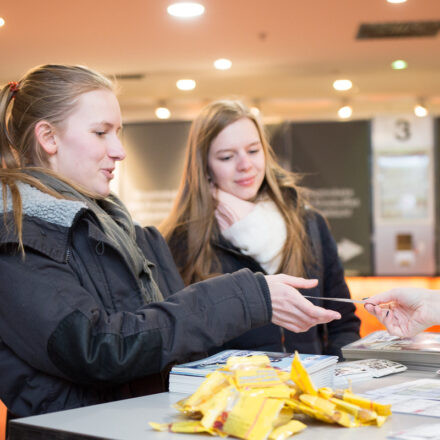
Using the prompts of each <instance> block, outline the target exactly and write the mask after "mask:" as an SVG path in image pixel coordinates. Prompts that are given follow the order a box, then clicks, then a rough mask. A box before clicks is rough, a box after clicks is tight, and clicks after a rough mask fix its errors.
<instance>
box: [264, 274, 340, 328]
mask: <svg viewBox="0 0 440 440" xmlns="http://www.w3.org/2000/svg"><path fill="white" fill-rule="evenodd" d="M266 281H267V284H268V285H269V290H270V296H271V299H272V322H273V323H274V324H277V325H279V326H281V327H284V328H286V329H287V330H290V331H292V332H295V333H300V332H305V331H307V330H308V329H309V328H310V327H313V326H315V325H317V324H325V323H327V322H330V321H333V320H334V319H340V318H341V315H340V314H339V313H338V312H335V311H334V310H327V309H324V308H322V307H318V306H315V305H313V304H312V303H311V302H310V301H308V300H307V299H306V298H304V297H303V296H302V295H301V293H300V292H298V290H297V288H302V289H311V288H313V287H315V286H316V285H317V284H318V280H306V279H304V278H297V277H292V276H290V275H284V274H279V275H267V276H266Z"/></svg>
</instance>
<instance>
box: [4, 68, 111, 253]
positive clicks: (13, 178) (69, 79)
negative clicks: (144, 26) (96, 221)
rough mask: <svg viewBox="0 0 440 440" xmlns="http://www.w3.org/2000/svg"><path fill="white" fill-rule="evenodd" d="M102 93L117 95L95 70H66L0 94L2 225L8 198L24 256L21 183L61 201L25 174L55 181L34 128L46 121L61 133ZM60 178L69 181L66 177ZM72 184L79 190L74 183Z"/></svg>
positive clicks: (30, 77)
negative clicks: (88, 97)
mask: <svg viewBox="0 0 440 440" xmlns="http://www.w3.org/2000/svg"><path fill="white" fill-rule="evenodd" d="M99 89H104V90H110V91H114V86H113V83H112V82H111V81H110V80H109V79H107V78H105V77H104V76H102V75H101V74H99V73H97V72H95V71H93V70H90V69H88V68H85V67H82V66H68V65H43V66H38V67H36V68H34V69H32V70H30V71H29V72H27V73H26V74H25V75H24V76H23V78H22V79H21V80H20V81H18V82H11V83H9V84H6V85H4V86H3V87H2V88H1V89H0V181H1V185H2V192H3V210H4V212H5V215H4V221H5V224H6V217H7V215H6V211H7V196H8V192H9V193H10V195H11V199H12V213H13V220H14V224H15V228H16V231H17V235H18V239H19V243H20V249H21V250H22V252H24V249H23V242H22V203H21V198H20V192H19V190H18V188H17V182H24V183H28V184H30V185H32V186H34V187H36V188H37V189H39V190H40V191H43V192H46V193H48V194H51V195H52V196H54V197H57V198H63V197H62V196H61V195H60V194H58V193H56V192H55V191H53V190H51V189H50V188H48V187H46V186H45V185H43V184H42V183H41V182H39V181H38V179H36V178H34V177H32V176H30V175H29V174H28V173H26V169H32V168H36V169H39V170H44V172H46V173H48V174H53V175H56V174H55V173H53V172H51V171H50V170H49V168H48V156H47V154H46V153H45V151H44V150H43V148H41V146H40V144H39V142H38V140H37V138H36V136H35V126H36V124H37V123H38V122H39V121H42V120H45V121H47V122H49V123H50V124H52V125H53V126H55V127H60V128H62V124H63V122H64V121H65V120H66V118H67V117H68V116H69V115H70V114H71V112H73V110H74V109H75V106H76V103H77V101H78V98H79V96H80V95H81V94H83V93H87V92H90V91H93V90H99ZM56 177H57V178H59V179H61V180H64V181H65V179H63V178H62V176H59V175H56ZM68 183H69V184H70V185H73V186H75V185H74V184H72V182H68ZM77 189H79V190H81V192H83V193H86V191H84V190H83V189H80V188H77Z"/></svg>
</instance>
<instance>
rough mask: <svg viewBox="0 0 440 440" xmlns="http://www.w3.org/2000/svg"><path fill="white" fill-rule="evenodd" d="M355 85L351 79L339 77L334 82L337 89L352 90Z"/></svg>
mask: <svg viewBox="0 0 440 440" xmlns="http://www.w3.org/2000/svg"><path fill="white" fill-rule="evenodd" d="M352 87H353V83H352V82H351V81H350V80H349V79H337V80H336V81H335V82H334V83H333V88H334V89H335V90H339V91H342V90H350V89H351V88H352Z"/></svg>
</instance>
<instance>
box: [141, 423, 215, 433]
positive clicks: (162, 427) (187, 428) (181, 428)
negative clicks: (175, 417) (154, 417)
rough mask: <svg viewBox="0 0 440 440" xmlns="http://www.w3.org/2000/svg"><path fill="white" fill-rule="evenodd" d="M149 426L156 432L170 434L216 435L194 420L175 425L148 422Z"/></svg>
mask: <svg viewBox="0 0 440 440" xmlns="http://www.w3.org/2000/svg"><path fill="white" fill-rule="evenodd" d="M149 424H150V426H151V427H152V428H153V429H155V430H156V431H171V432H185V433H199V432H207V433H208V434H211V435H216V433H215V431H213V430H212V429H206V428H205V427H204V426H202V425H201V423H200V422H197V421H194V420H185V421H183V422H175V423H154V422H150V423H149Z"/></svg>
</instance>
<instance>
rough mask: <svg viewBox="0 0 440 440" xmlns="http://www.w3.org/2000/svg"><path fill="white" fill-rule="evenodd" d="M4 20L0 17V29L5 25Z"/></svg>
mask: <svg viewBox="0 0 440 440" xmlns="http://www.w3.org/2000/svg"><path fill="white" fill-rule="evenodd" d="M5 23H6V22H5V19H4V18H3V17H0V27H2V26H4V25H5Z"/></svg>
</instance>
